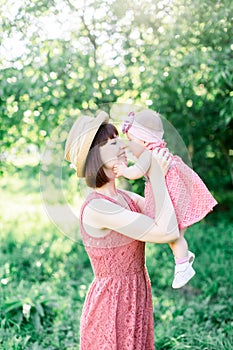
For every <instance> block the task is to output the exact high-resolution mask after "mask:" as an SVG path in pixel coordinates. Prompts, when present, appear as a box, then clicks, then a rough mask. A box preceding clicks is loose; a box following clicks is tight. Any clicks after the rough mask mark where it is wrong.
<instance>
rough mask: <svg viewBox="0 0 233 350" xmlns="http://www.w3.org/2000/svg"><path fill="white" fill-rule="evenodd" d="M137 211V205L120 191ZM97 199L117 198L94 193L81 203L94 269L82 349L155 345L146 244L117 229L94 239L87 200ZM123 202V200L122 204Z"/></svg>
mask: <svg viewBox="0 0 233 350" xmlns="http://www.w3.org/2000/svg"><path fill="white" fill-rule="evenodd" d="M118 192H120V193H121V195H122V196H124V199H125V201H126V202H127V204H128V208H129V209H130V210H131V211H137V212H139V209H138V207H137V205H136V204H135V203H134V202H133V201H132V199H131V198H130V197H129V196H128V195H127V194H126V193H124V192H123V191H120V190H118ZM94 198H105V199H107V200H109V201H111V202H113V203H117V202H116V201H115V200H113V199H111V198H109V197H107V196H104V195H101V194H99V193H97V192H92V193H91V194H90V195H89V196H88V198H87V200H86V201H85V203H84V204H83V206H82V208H81V215H80V223H81V233H82V238H83V242H84V245H85V248H86V251H87V253H88V255H89V258H90V261H91V265H92V268H93V272H94V276H95V277H94V280H93V282H92V284H91V286H90V288H89V291H88V293H87V296H86V300H85V303H84V306H83V310H82V316H81V321H80V350H154V322H153V308H152V292H151V285H150V280H149V277H148V274H147V270H146V267H145V243H144V242H140V241H137V240H133V239H131V238H129V237H126V236H124V235H122V234H120V233H117V232H115V231H111V232H110V233H108V234H107V235H106V236H105V237H104V238H94V237H92V236H90V235H88V233H87V232H86V231H85V230H84V227H83V224H82V220H83V212H84V209H85V207H86V205H87V204H88V203H89V202H90V201H91V200H93V199H94ZM117 204H119V203H117Z"/></svg>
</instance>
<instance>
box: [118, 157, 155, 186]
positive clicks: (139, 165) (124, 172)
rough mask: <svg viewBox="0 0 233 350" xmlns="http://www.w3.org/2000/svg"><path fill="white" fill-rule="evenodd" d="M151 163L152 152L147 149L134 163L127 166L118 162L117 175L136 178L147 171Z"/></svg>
mask: <svg viewBox="0 0 233 350" xmlns="http://www.w3.org/2000/svg"><path fill="white" fill-rule="evenodd" d="M150 163H151V153H150V152H149V151H147V150H145V151H144V152H143V153H142V154H141V155H140V157H139V158H138V160H137V162H136V163H135V164H134V165H132V166H129V167H127V166H126V165H125V164H124V163H120V164H116V165H115V166H114V172H115V174H116V176H117V177H120V176H124V177H126V178H127V179H131V180H136V179H139V178H140V177H142V176H144V175H145V174H146V173H147V171H148V169H149V168H150Z"/></svg>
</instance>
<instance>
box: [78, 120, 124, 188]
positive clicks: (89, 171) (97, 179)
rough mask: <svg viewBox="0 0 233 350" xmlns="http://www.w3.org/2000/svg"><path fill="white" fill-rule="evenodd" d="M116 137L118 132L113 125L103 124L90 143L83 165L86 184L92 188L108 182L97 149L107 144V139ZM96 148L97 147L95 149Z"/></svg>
mask: <svg viewBox="0 0 233 350" xmlns="http://www.w3.org/2000/svg"><path fill="white" fill-rule="evenodd" d="M116 136H118V131H117V129H116V128H115V126H114V125H113V124H109V123H103V124H102V125H101V126H100V128H99V130H98V131H97V133H96V135H95V138H94V140H93V141H92V144H91V147H90V150H89V152H88V156H87V159H86V164H85V178H86V184H87V186H89V187H92V188H96V187H97V188H98V187H102V186H103V185H105V184H106V183H107V182H109V178H108V177H107V175H106V174H105V171H104V169H103V162H102V160H101V157H100V151H99V147H100V146H103V145H105V144H106V143H107V141H108V140H109V139H113V138H114V137H116ZM96 146H98V147H96Z"/></svg>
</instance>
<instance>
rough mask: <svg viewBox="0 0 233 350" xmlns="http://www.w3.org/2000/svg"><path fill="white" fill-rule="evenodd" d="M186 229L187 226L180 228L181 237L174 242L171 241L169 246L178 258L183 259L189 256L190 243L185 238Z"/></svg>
mask: <svg viewBox="0 0 233 350" xmlns="http://www.w3.org/2000/svg"><path fill="white" fill-rule="evenodd" d="M185 231H186V228H183V229H180V237H179V238H178V239H177V240H175V241H174V242H170V243H169V246H170V248H171V250H172V251H173V254H174V257H175V258H176V259H183V258H186V257H187V256H188V243H187V241H186V239H185V238H184V233H185Z"/></svg>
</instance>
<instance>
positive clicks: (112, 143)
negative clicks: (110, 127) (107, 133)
mask: <svg viewBox="0 0 233 350" xmlns="http://www.w3.org/2000/svg"><path fill="white" fill-rule="evenodd" d="M125 148H126V145H125V144H124V143H123V141H122V140H121V139H120V138H119V137H118V136H116V137H115V138H113V139H108V141H107V142H106V144H105V145H103V146H100V149H99V150H100V157H101V160H102V162H103V165H104V168H106V169H111V170H112V169H113V167H114V165H115V164H116V163H119V162H124V163H125V164H127V157H126V153H125Z"/></svg>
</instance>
